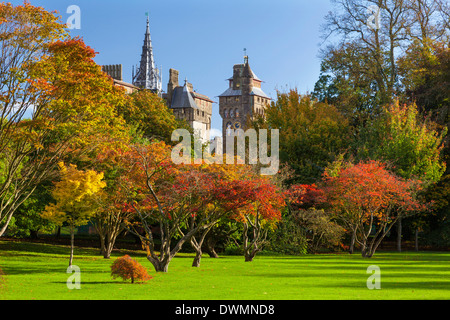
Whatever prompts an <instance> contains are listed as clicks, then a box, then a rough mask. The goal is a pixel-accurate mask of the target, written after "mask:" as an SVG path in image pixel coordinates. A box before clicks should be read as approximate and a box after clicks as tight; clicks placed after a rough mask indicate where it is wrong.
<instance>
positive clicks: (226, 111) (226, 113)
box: [223, 109, 228, 118]
mask: <svg viewBox="0 0 450 320" xmlns="http://www.w3.org/2000/svg"><path fill="white" fill-rule="evenodd" d="M223 114H224V115H225V118H228V110H227V109H224V110H223Z"/></svg>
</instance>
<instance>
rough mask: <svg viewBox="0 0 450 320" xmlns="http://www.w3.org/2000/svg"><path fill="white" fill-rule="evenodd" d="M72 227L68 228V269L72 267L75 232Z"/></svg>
mask: <svg viewBox="0 0 450 320" xmlns="http://www.w3.org/2000/svg"><path fill="white" fill-rule="evenodd" d="M74 229H75V228H74V226H73V225H71V226H70V258H69V267H70V266H72V261H73V245H74V237H75V230H74Z"/></svg>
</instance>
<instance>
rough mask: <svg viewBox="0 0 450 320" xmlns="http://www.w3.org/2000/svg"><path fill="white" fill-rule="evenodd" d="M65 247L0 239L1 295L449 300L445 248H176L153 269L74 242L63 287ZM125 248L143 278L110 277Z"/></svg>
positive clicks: (448, 262)
mask: <svg viewBox="0 0 450 320" xmlns="http://www.w3.org/2000/svg"><path fill="white" fill-rule="evenodd" d="M68 254H69V248H68V247H66V246H55V245H49V244H38V243H26V242H12V241H0V268H1V269H2V270H3V273H4V274H5V275H4V281H3V285H1V286H0V299H3V300H12V299H14V300H17V299H20V300H29V299H38V300H56V299H58V300H65V299H70V300H78V299H83V300H86V299H89V300H91V299H99V300H112V299H113V300H131V299H133V300H139V299H148V300H157V299H161V300H256V299H258V300H272V299H274V300H281V299H283V300H304V299H308V300H312V299H321V300H330V299H333V300H338V299H364V300H369V299H370V300H372V299H375V300H394V299H395V300H400V299H421V300H422V299H433V300H437V299H450V253H442V252H440V253H439V252H405V253H387V252H378V253H376V254H375V256H374V257H373V258H371V259H364V258H362V257H361V256H360V255H358V254H354V255H349V254H320V255H306V256H262V255H261V256H257V257H256V258H255V260H254V261H253V262H244V259H243V257H240V256H222V257H220V258H219V259H212V258H209V257H206V256H205V257H204V258H203V260H202V264H201V266H200V267H199V268H193V267H191V263H192V258H193V255H192V254H180V255H178V256H177V257H176V258H175V259H174V260H173V261H172V262H171V264H170V266H169V272H168V273H156V272H154V270H153V268H152V266H151V264H150V263H149V262H148V261H147V259H146V258H145V255H144V254H143V253H142V252H139V251H128V252H126V251H121V252H115V253H114V254H113V257H112V258H111V259H109V260H108V259H103V258H102V257H101V256H100V255H99V252H98V250H97V249H89V248H76V249H75V258H74V264H75V265H77V266H78V267H80V269H81V289H80V290H69V289H68V288H67V285H66V281H67V279H68V277H69V276H70V274H67V273H66V269H67V265H68ZM124 254H129V255H131V256H132V257H133V258H135V259H136V260H138V261H139V262H140V263H141V264H143V265H144V266H146V267H147V268H148V269H149V273H150V274H151V275H152V277H153V279H152V280H150V281H148V282H146V283H135V284H131V283H130V282H124V281H121V280H120V279H112V278H111V275H110V266H111V264H112V262H113V261H114V259H115V258H117V257H118V256H121V255H124ZM370 265H377V266H378V267H380V270H381V290H369V289H368V288H367V286H366V281H367V278H368V277H369V276H370V274H367V273H366V271H367V268H368V267H369V266H370Z"/></svg>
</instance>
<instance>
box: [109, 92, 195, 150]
mask: <svg viewBox="0 0 450 320" xmlns="http://www.w3.org/2000/svg"><path fill="white" fill-rule="evenodd" d="M117 109H118V114H119V115H121V116H122V117H123V118H124V119H125V121H126V122H127V123H128V124H130V125H132V126H134V127H135V128H136V129H137V130H138V132H140V133H142V135H143V136H144V137H145V138H147V139H149V140H152V139H157V140H160V141H164V142H165V143H167V144H171V143H172V142H171V136H172V132H173V131H174V130H176V129H186V130H188V131H192V128H191V127H190V126H189V124H188V123H187V122H185V121H184V120H179V119H177V118H176V117H175V115H174V114H173V112H172V110H171V109H170V108H168V107H167V104H166V102H165V101H164V100H163V99H162V98H161V97H159V96H158V95H157V94H155V93H153V92H151V91H149V90H138V91H136V92H134V93H132V94H131V95H129V96H128V97H127V99H126V100H125V101H124V103H123V104H120V105H118V106H117Z"/></svg>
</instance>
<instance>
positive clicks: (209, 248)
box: [205, 237, 219, 258]
mask: <svg viewBox="0 0 450 320" xmlns="http://www.w3.org/2000/svg"><path fill="white" fill-rule="evenodd" d="M215 245H216V241H215V240H214V239H213V238H211V237H207V238H206V243H205V247H206V248H205V249H206V250H205V251H206V253H207V254H208V255H209V256H210V257H211V258H219V255H218V254H217V252H216V250H215V248H214V247H215Z"/></svg>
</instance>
